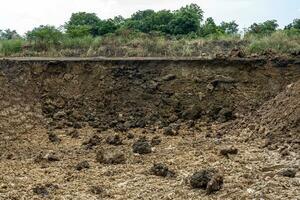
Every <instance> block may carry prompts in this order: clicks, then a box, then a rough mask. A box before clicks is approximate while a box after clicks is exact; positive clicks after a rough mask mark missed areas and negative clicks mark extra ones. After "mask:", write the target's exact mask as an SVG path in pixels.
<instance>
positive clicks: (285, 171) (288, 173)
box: [279, 169, 297, 178]
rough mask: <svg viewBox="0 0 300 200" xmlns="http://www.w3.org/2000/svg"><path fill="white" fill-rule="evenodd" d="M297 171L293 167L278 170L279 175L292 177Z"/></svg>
mask: <svg viewBox="0 0 300 200" xmlns="http://www.w3.org/2000/svg"><path fill="white" fill-rule="evenodd" d="M296 173H297V171H296V170H295V169H283V170H281V171H280V172H279V175H281V176H285V177H290V178H294V177H295V176H296Z"/></svg>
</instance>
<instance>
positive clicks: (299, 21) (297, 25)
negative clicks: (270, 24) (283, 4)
mask: <svg viewBox="0 0 300 200" xmlns="http://www.w3.org/2000/svg"><path fill="white" fill-rule="evenodd" d="M284 29H288V30H290V29H299V30H300V19H294V21H293V23H291V24H289V25H287V26H286V27H285V28H284Z"/></svg>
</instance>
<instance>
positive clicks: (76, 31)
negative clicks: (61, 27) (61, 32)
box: [67, 25, 92, 38]
mask: <svg viewBox="0 0 300 200" xmlns="http://www.w3.org/2000/svg"><path fill="white" fill-rule="evenodd" d="M91 30H92V28H91V26H89V25H78V26H75V25H70V26H68V29H67V35H68V36H69V37H71V38H76V37H77V38H78V37H79V38H80V37H86V36H89V35H91Z"/></svg>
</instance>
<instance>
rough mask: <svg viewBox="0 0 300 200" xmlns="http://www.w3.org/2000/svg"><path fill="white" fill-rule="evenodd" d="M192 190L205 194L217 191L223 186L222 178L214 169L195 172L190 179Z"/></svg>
mask: <svg viewBox="0 0 300 200" xmlns="http://www.w3.org/2000/svg"><path fill="white" fill-rule="evenodd" d="M190 185H191V186H192V188H199V189H204V190H206V192H207V194H211V193H212V192H215V191H218V190H220V189H221V188H222V186H223V176H222V175H221V174H219V173H218V172H217V171H216V170H214V169H204V170H201V171H198V172H195V173H194V174H193V175H192V176H191V178H190Z"/></svg>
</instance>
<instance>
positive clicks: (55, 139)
mask: <svg viewBox="0 0 300 200" xmlns="http://www.w3.org/2000/svg"><path fill="white" fill-rule="evenodd" d="M48 138H49V141H50V142H52V143H59V142H60V141H61V139H60V138H59V137H58V136H57V135H56V134H55V133H53V132H48Z"/></svg>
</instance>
